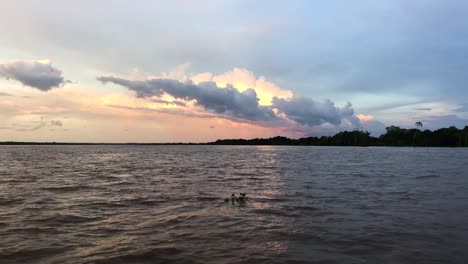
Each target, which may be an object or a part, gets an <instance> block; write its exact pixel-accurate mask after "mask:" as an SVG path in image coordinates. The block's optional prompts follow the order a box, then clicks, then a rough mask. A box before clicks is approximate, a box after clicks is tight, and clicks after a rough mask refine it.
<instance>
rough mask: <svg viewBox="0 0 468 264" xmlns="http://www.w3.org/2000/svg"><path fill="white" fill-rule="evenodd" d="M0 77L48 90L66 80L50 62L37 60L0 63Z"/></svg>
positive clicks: (62, 83)
mask: <svg viewBox="0 0 468 264" xmlns="http://www.w3.org/2000/svg"><path fill="white" fill-rule="evenodd" d="M0 77H2V78H5V79H7V80H16V81H18V82H20V83H22V84H23V85H26V86H29V87H33V88H36V89H39V90H41V91H48V90H50V89H52V88H54V87H60V86H62V85H64V84H65V83H66V82H67V81H65V79H64V78H63V77H62V71H61V70H59V69H57V68H55V67H52V65H51V64H50V63H41V62H37V61H13V62H6V63H0Z"/></svg>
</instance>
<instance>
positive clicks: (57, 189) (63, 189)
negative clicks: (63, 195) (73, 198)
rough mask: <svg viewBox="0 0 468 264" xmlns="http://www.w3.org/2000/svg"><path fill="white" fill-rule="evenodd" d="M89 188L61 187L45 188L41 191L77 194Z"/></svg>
mask: <svg viewBox="0 0 468 264" xmlns="http://www.w3.org/2000/svg"><path fill="white" fill-rule="evenodd" d="M87 188H89V187H88V186H60V187H43V188H40V190H44V191H49V192H75V191H80V190H82V189H87Z"/></svg>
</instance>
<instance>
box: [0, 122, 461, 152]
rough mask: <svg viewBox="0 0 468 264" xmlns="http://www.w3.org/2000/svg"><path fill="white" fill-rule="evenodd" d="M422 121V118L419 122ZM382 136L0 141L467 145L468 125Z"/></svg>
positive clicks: (396, 131) (364, 133) (395, 130)
mask: <svg viewBox="0 0 468 264" xmlns="http://www.w3.org/2000/svg"><path fill="white" fill-rule="evenodd" d="M418 123H419V124H420V126H422V125H421V123H420V122H418ZM386 130H387V132H386V133H385V134H383V135H381V136H380V137H372V136H371V135H370V133H369V132H367V131H363V130H353V131H343V132H339V133H337V134H336V135H334V136H322V137H306V138H299V139H290V138H287V137H272V138H255V139H219V140H217V141H215V142H209V143H63V142H57V143H56V142H0V145H301V146H398V147H404V146H406V147H468V126H465V128H463V129H458V128H456V127H454V126H451V127H449V128H440V129H437V130H434V131H430V130H427V129H426V130H420V129H404V128H400V127H397V126H390V127H387V128H386Z"/></svg>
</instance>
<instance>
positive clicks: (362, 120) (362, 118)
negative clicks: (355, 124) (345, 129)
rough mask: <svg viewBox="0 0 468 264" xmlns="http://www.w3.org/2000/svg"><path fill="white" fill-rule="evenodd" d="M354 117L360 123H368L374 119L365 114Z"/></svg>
mask: <svg viewBox="0 0 468 264" xmlns="http://www.w3.org/2000/svg"><path fill="white" fill-rule="evenodd" d="M356 117H357V118H359V120H361V122H368V121H371V120H373V119H374V116H373V115H365V114H358V115H356Z"/></svg>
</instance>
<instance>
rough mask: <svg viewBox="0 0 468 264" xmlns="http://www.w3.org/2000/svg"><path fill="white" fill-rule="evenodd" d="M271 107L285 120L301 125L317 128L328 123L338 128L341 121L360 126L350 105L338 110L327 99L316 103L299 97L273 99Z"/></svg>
mask: <svg viewBox="0 0 468 264" xmlns="http://www.w3.org/2000/svg"><path fill="white" fill-rule="evenodd" d="M272 107H273V108H274V109H276V110H277V113H278V114H283V115H285V117H286V118H288V119H291V120H293V121H295V122H297V123H299V124H302V125H307V126H319V125H322V124H325V123H330V124H332V125H335V126H338V125H340V124H342V122H343V121H347V122H349V123H350V124H351V125H352V126H356V127H359V125H360V121H359V119H358V118H357V117H356V116H355V115H354V110H353V108H352V105H351V103H347V104H346V105H345V106H344V107H341V108H340V107H337V106H335V103H333V102H332V101H330V100H328V99H327V100H324V101H322V102H317V101H314V100H312V99H310V98H306V97H300V96H294V97H292V98H287V99H285V98H278V97H273V101H272Z"/></svg>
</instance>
